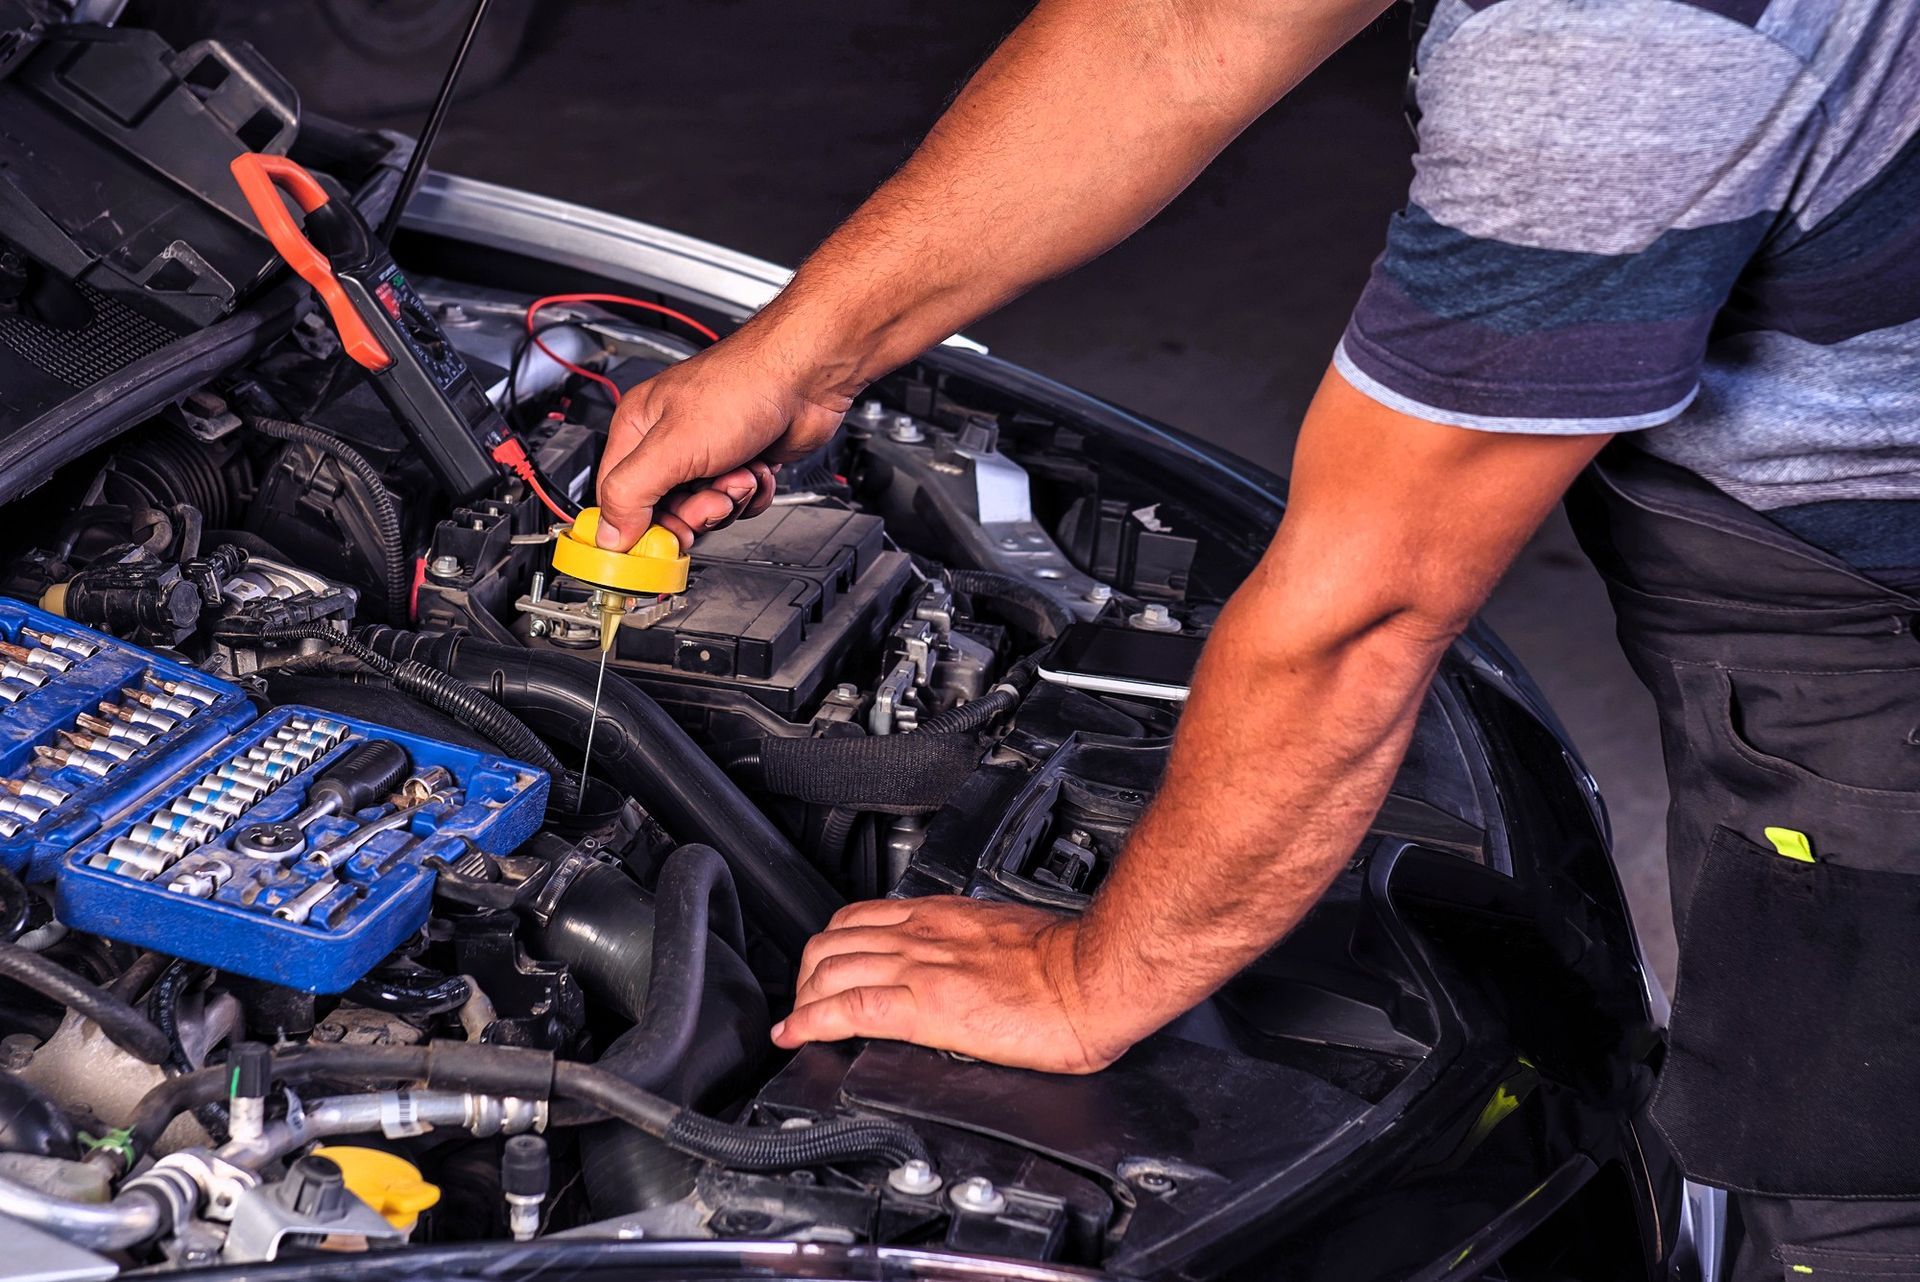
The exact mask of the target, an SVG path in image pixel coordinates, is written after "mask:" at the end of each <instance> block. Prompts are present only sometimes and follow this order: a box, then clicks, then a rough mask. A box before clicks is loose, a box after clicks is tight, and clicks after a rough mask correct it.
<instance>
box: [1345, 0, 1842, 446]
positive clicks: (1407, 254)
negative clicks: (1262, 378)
mask: <svg viewBox="0 0 1920 1282" xmlns="http://www.w3.org/2000/svg"><path fill="white" fill-rule="evenodd" d="M1802 71H1803V67H1802V64H1801V62H1800V60H1799V59H1798V58H1797V57H1796V56H1795V55H1794V54H1793V53H1792V52H1790V51H1789V50H1787V49H1786V48H1784V47H1782V46H1781V45H1779V44H1777V43H1775V42H1773V41H1772V40H1770V39H1768V38H1767V37H1766V36H1764V35H1762V34H1760V33H1758V32H1756V31H1755V30H1753V29H1752V28H1750V27H1747V26H1743V25H1741V24H1739V23H1737V22H1734V21H1731V20H1729V19H1728V18H1725V17H1722V16H1720V15H1718V14H1716V13H1712V12H1709V11H1707V10H1706V9H1703V8H1700V7H1697V6H1695V5H1692V4H1687V3H1681V2H1680V0H1497V3H1494V4H1491V5H1489V6H1487V7H1484V8H1482V9H1479V10H1477V11H1475V10H1472V9H1470V8H1469V7H1468V6H1467V5H1466V4H1465V3H1464V2H1463V0H1447V2H1446V3H1445V4H1443V5H1442V6H1441V9H1440V11H1439V13H1438V14H1437V15H1436V20H1435V25H1434V28H1433V30H1432V31H1431V32H1430V34H1429V36H1428V38H1427V41H1426V42H1425V44H1424V46H1423V48H1422V51H1421V76H1420V82H1419V102H1420V107H1421V111H1422V118H1421V123H1420V150H1419V153H1418V155H1417V157H1416V160H1415V178H1414V182H1413V187H1412V190H1411V191H1410V193H1409V203H1408V205H1407V207H1406V208H1405V209H1404V210H1403V211H1401V212H1400V213H1399V214H1397V215H1395V216H1394V219H1393V222H1392V225H1391V227H1390V229H1389V233H1388V239H1387V246H1386V251H1385V252H1384V253H1383V254H1382V255H1381V257H1380V259H1379V260H1378V261H1377V262H1376V263H1375V264H1374V269H1373V275H1372V278H1371V280H1370V281H1369V283H1368V285H1367V288H1366V290H1365V292H1364V294H1363V295H1362V297H1361V299H1360V302H1359V304H1358V305H1357V306H1356V308H1355V311H1354V314H1353V318H1352V320H1351V321H1350V322H1349V325H1348V328H1347V331H1346V334H1345V335H1344V337H1343V338H1342V340H1341V344H1340V348H1339V351H1338V352H1337V354H1336V356H1335V363H1336V365H1337V366H1338V367H1339V369H1340V371H1341V373H1342V374H1343V375H1344V376H1345V377H1346V378H1347V380H1348V381H1349V382H1351V383H1353V384H1354V385H1355V386H1356V387H1358V388H1359V389H1360V390H1361V391H1363V392H1365V393H1367V394H1369V395H1371V396H1373V397H1374V398H1376V399H1378V400H1380V401H1381V402H1383V403H1385V404H1387V405H1389V406H1391V407H1392V408H1395V409H1397V410H1400V411H1402V412H1404V413H1408V414H1411V415H1414V416H1416V417H1419V418H1424V419H1428V420H1431V421H1434V422H1441V423H1451V424H1456V425H1459V426H1465V427H1474V428H1483V429H1487V430H1495V431H1519V432H1542V433H1565V434H1575V433H1590V432H1617V431H1626V430H1633V429H1638V428H1646V427H1652V426H1655V425H1657V424H1660V423H1664V422H1667V421H1668V420H1670V419H1672V418H1673V417H1674V416H1675V415H1677V414H1679V413H1680V411H1681V410H1682V409H1683V408H1685V406H1686V405H1687V403H1688V402H1689V400H1691V399H1692V397H1693V395H1694V393H1695V391H1696V390H1697V388H1698V384H1699V374H1700V365H1701V359H1702V356H1703V354H1704V351H1705V348H1706V342H1707V336H1708V332H1709V330H1710V329H1711V327H1712V325H1713V322H1714V318H1715V317H1716V315H1717V314H1718V313H1719V312H1720V310H1721V308H1722V306H1723V305H1724V304H1725V303H1726V301H1727V298H1728V295H1729V292H1730V291H1731V290H1732V289H1733V287H1734V285H1735V282H1736V281H1737V280H1738V279H1739V277H1740V275H1741V272H1742V271H1743V270H1744V269H1745V267H1746V266H1747V264H1748V262H1749V260H1750V259H1751V258H1752V257H1753V255H1754V253H1755V251H1756V249H1757V248H1758V247H1759V246H1760V245H1761V244H1762V242H1763V241H1764V240H1765V238H1766V236H1767V235H1768V233H1769V230H1770V228H1771V227H1772V225H1773V223H1774V222H1775V219H1776V216H1777V211H1778V210H1779V209H1780V207H1781V205H1782V202H1783V201H1784V199H1785V197H1786V194H1787V192H1788V191H1789V189H1790V187H1791V184H1792V183H1793V181H1794V178H1795V175H1796V172H1797V169H1798V166H1799V160H1800V157H1801V156H1802V154H1803V152H1804V136H1805V133H1806V129H1807V124H1806V122H1807V120H1808V113H1807V111H1806V110H1805V109H1804V104H1800V103H1798V102H1797V101H1796V97H1795V95H1796V92H1797V90H1798V88H1799V87H1800V86H1801V84H1802V80H1803V77H1802Z"/></svg>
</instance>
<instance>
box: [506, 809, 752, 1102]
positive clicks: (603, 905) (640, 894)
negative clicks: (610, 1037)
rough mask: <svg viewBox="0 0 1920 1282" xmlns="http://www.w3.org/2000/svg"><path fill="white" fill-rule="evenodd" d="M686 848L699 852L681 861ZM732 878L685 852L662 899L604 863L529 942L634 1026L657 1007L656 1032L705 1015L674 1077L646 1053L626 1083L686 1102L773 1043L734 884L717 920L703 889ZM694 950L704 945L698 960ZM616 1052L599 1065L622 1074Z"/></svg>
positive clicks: (708, 855) (573, 887)
mask: <svg viewBox="0 0 1920 1282" xmlns="http://www.w3.org/2000/svg"><path fill="white" fill-rule="evenodd" d="M687 851H693V852H695V853H693V854H690V855H688V856H687V858H686V859H684V860H680V856H681V854H682V853H684V852H687ZM675 860H680V862H679V863H678V864H676V863H675V862H674V861H675ZM669 870H671V871H672V876H671V877H669V876H668V871H669ZM725 877H726V865H725V864H724V863H722V862H721V861H720V857H719V855H718V854H716V853H715V852H714V851H713V850H712V849H710V848H709V847H705V846H693V847H684V846H683V847H681V850H680V851H676V852H675V853H674V855H672V856H670V857H669V859H668V865H667V868H666V869H663V870H662V873H661V892H662V896H663V897H662V898H659V899H656V898H654V897H653V896H650V895H648V894H647V892H646V891H645V890H643V889H641V888H640V886H639V885H638V884H636V883H635V882H634V880H633V879H632V878H631V877H628V876H627V875H626V874H625V873H624V872H622V871H621V870H620V869H619V868H618V867H616V866H615V865H612V864H601V865H598V866H596V867H593V868H589V869H587V870H585V871H584V872H582V873H581V874H580V875H579V876H578V877H576V878H575V879H574V880H573V882H572V884H570V885H569V886H568V887H567V889H566V892H565V893H564V894H563V895H561V896H560V899H559V901H558V902H557V903H556V904H555V905H554V908H553V912H552V914H551V915H550V916H549V917H548V920H547V923H546V925H545V926H543V927H541V928H540V929H539V930H538V931H537V932H536V933H535V934H533V935H532V936H531V937H530V938H529V940H528V946H529V948H530V950H531V951H532V952H533V954H534V955H535V956H537V957H541V958H545V959H547V960H550V961H559V962H565V963H566V965H567V967H568V969H569V970H571V971H572V972H573V974H574V976H575V978H576V979H578V980H579V982H580V986H581V987H582V988H583V989H585V990H586V993H587V995H588V996H589V997H592V998H593V999H594V1001H596V1002H598V1003H600V1004H601V1005H603V1006H606V1007H608V1008H610V1009H612V1010H614V1011H617V1012H619V1013H620V1014H621V1015H623V1016H625V1017H626V1018H627V1020H628V1021H629V1022H630V1023H632V1024H633V1025H634V1026H635V1028H639V1027H640V1026H642V1025H644V1024H646V1023H647V1022H648V1020H649V1011H650V1010H652V1009H653V1008H654V1007H656V1006H658V1007H660V1008H661V1012H660V1014H659V1015H655V1016H652V1017H651V1018H652V1019H653V1020H654V1021H655V1022H656V1025H657V1024H658V1021H660V1020H663V1019H665V1018H666V1017H667V1016H668V1015H669V1014H672V1015H673V1016H674V1017H675V1018H684V1017H685V1015H686V1013H687V1012H688V1011H689V1010H691V1012H692V1013H693V1014H694V1015H696V1016H698V1015H700V1014H701V1013H702V1012H706V1018H705V1020H704V1021H703V1022H702V1023H701V1024H700V1026H699V1035H698V1036H697V1037H695V1038H693V1039H692V1045H691V1046H687V1045H685V1044H682V1045H681V1053H680V1054H679V1055H678V1057H677V1061H678V1063H677V1072H678V1075H677V1076H675V1075H674V1074H673V1073H672V1072H666V1071H663V1069H662V1067H661V1066H659V1065H656V1064H653V1063H652V1062H651V1061H650V1060H649V1059H648V1058H647V1057H645V1056H642V1055H639V1054H632V1055H630V1056H623V1057H622V1062H623V1064H624V1065H625V1066H626V1067H630V1068H632V1069H633V1070H634V1076H633V1077H631V1078H629V1080H631V1081H633V1082H635V1084H637V1085H642V1086H645V1087H646V1088H647V1089H649V1090H658V1089H664V1090H666V1092H667V1093H668V1094H669V1095H671V1096H673V1097H674V1098H675V1099H678V1100H681V1101H683V1102H691V1101H692V1100H694V1099H695V1098H697V1097H699V1096H701V1095H703V1094H706V1093H707V1092H709V1091H711V1090H713V1088H714V1087H715V1086H716V1085H718V1084H720V1083H722V1082H725V1081H727V1080H728V1079H730V1078H734V1077H736V1076H738V1075H739V1072H740V1069H741V1066H742V1065H748V1066H750V1065H752V1064H753V1063H754V1062H755V1061H757V1060H758V1059H759V1058H760V1055H761V1053H762V1052H763V1050H764V1049H765V1047H766V1046H767V1041H766V1034H767V1026H768V1024H769V1022H770V1021H769V1020H768V1017H767V1006H766V997H765V995H764V994H763V993H762V992H761V991H760V985H759V982H758V981H757V980H755V979H754V977H753V972H752V971H751V970H749V969H748V968H747V964H746V962H745V961H743V960H742V959H741V958H742V953H743V951H744V944H743V940H742V932H741V927H740V924H739V912H740V910H739V908H738V906H737V901H736V900H735V898H734V895H733V888H732V884H731V880H730V879H727V880H726V881H725V882H724V889H723V890H721V892H720V897H719V900H718V909H717V912H718V918H717V920H716V919H715V917H714V912H713V911H711V910H710V909H709V907H708V903H709V902H710V900H709V898H708V897H707V893H706V891H705V886H706V883H707V882H708V880H709V879H712V880H713V881H715V882H716V883H719V882H720V881H721V879H722V878H725ZM710 921H713V923H714V925H715V927H716V929H715V931H714V935H713V936H710V935H709V933H708V924H709V922H710ZM662 934H664V935H665V936H666V940H665V942H663V941H662V939H661V936H662ZM716 936H717V937H716ZM696 943H698V944H701V945H704V947H701V948H699V949H698V950H697V952H698V960H697V961H696V960H695V953H696V949H695V944H696ZM663 961H664V962H665V963H666V965H665V966H664V967H663V966H662V965H661V963H662V962H663ZM654 1036H656V1037H657V1036H658V1033H655V1034H654ZM622 1040H624V1039H622ZM618 1045H619V1043H618V1042H617V1041H616V1043H615V1046H618ZM613 1054H614V1052H613V1051H612V1050H609V1051H608V1053H607V1055H606V1056H604V1057H603V1058H602V1060H601V1063H602V1064H603V1065H604V1066H606V1067H608V1068H612V1069H613V1070H614V1071H616V1072H621V1073H622V1075H623V1076H624V1075H625V1068H623V1067H620V1066H616V1065H614V1064H612V1063H609V1062H608V1061H609V1060H610V1059H611V1058H612V1057H613ZM669 1067H670V1066H669Z"/></svg>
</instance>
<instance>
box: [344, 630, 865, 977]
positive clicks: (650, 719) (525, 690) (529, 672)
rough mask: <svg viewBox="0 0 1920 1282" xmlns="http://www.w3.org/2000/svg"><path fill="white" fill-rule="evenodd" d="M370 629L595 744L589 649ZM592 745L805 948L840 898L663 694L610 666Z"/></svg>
mask: <svg viewBox="0 0 1920 1282" xmlns="http://www.w3.org/2000/svg"><path fill="white" fill-rule="evenodd" d="M362 639H363V640H364V641H365V643H366V644H367V645H369V646H370V647H372V648H374V649H376V650H378V651H380V652H381V653H383V654H388V655H391V656H393V657H394V658H396V659H400V658H412V659H417V660H419V661H420V662H422V663H426V664H430V665H432V666H433V667H436V668H439V669H440V670H441V671H443V672H448V673H451V674H452V675H453V676H455V677H457V678H459V679H460V680H462V681H465V682H467V683H468V684H470V685H473V686H475V687H478V688H479V689H482V690H485V691H486V692H487V693H489V694H490V695H492V696H493V697H494V698H496V699H498V700H500V702H502V703H504V704H505V705H506V706H507V707H509V708H511V709H513V710H514V711H515V712H517V713H519V714H520V715H521V716H523V717H525V718H526V719H527V721H528V722H529V723H530V724H532V725H533V726H534V727H535V728H536V729H539V730H541V731H543V732H544V733H546V734H548V735H550V736H551V737H553V738H555V739H560V740H564V741H566V742H569V743H575V744H584V743H585V742H586V735H587V728H588V722H589V718H590V716H591V714H592V710H593V690H594V677H595V675H596V674H595V671H594V664H593V663H591V662H589V661H587V660H585V659H582V658H578V657H576V656H574V655H571V654H565V653H562V652H559V651H550V650H543V651H527V650H521V649H517V648H513V647H508V646H498V645H489V644H487V643H485V642H482V641H476V640H474V639H473V638H471V637H445V636H420V635H418V634H413V633H396V632H390V631H387V630H385V629H378V628H376V629H371V630H370V631H368V632H367V633H365V634H363V638H362ZM593 751H594V761H595V763H596V765H598V766H599V767H600V768H601V769H603V770H604V771H605V772H606V774H607V776H608V777H609V778H611V779H613V780H615V781H616V782H617V783H619V784H620V785H621V786H622V787H623V788H624V789H626V790H627V791H628V792H630V793H631V794H632V795H633V796H634V797H635V798H637V799H638V800H639V802H640V804H641V805H642V806H644V807H646V809H647V811H648V812H649V813H650V814H652V815H653V816H654V818H656V819H658V820H659V821H660V823H661V824H662V825H663V826H665V828H666V829H667V831H668V832H670V833H672V834H673V835H674V836H676V837H678V838H680V839H681V840H683V841H695V842H699V843H701V844H703V845H708V846H712V847H713V848H714V849H715V850H717V851H719V852H720V854H721V857H722V858H724V859H725V860H726V861H727V867H728V869H729V870H730V871H731V872H732V873H733V878H734V883H735V885H736V886H737V887H738V888H739V891H740V898H741V902H742V904H743V905H744V906H745V908H746V909H747V912H748V914H749V915H750V916H751V917H752V918H753V919H754V920H755V922H756V923H757V924H758V925H759V926H760V928H761V930H762V931H763V932H764V933H765V934H766V936H767V937H768V938H769V939H770V940H771V941H772V942H773V944H774V946H775V947H777V948H779V949H780V950H781V951H782V952H784V953H785V954H786V955H787V956H788V957H798V956H799V955H800V950H801V949H802V948H804V947H805V946H806V942H807V940H808V939H810V938H812V937H813V936H814V935H815V934H817V933H819V931H820V930H821V929H822V928H823V927H825V926H826V924H827V920H828V919H829V918H830V917H832V916H833V914H834V913H835V912H836V911H837V910H838V909H839V908H840V906H841V904H842V902H843V901H842V899H841V897H840V896H839V895H838V894H837V893H836V892H835V891H834V889H833V887H832V885H830V884H829V883H828V882H827V880H826V878H824V877H822V876H821V875H820V873H819V872H818V871H817V870H816V869H815V868H814V867H813V865H812V864H810V863H808V862H807V860H806V858H805V857H804V856H802V855H801V854H800V852H799V851H797V850H795V849H794V847H793V843H792V842H790V841H788V840H787V838H786V836H785V835H784V834H783V833H782V832H781V831H780V830H779V829H778V828H776V827H774V825H773V821H772V820H771V819H769V818H768V817H767V816H766V814H765V813H763V812H762V811H761V810H760V808H759V807H758V806H755V805H754V804H753V803H752V801H750V800H749V799H748V798H747V796H746V794H745V793H743V792H741V791H740V788H739V786H738V785H737V784H735V783H734V782H733V781H732V780H731V779H729V778H727V776H726V772H725V771H723V770H721V769H720V767H719V766H717V765H715V764H714V762H713V759H712V758H710V757H708V756H707V754H706V753H704V752H702V751H701V750H700V747H699V745H698V744H696V743H694V741H693V740H692V739H691V738H689V737H688V735H687V732H686V731H685V730H682V729H681V728H680V726H679V724H678V723H677V722H675V721H674V720H673V718H672V717H670V716H668V715H667V713H666V712H665V710H663V709H662V708H661V707H660V705H659V704H658V703H656V702H654V701H653V699H652V698H650V697H649V696H648V695H647V694H646V693H645V692H644V691H642V690H640V689H639V687H637V686H635V685H634V684H633V683H632V682H630V681H626V680H624V679H622V678H620V677H618V676H616V675H614V674H612V673H609V674H608V676H607V680H606V686H605V688H604V690H603V692H602V694H601V699H600V718H599V727H598V729H597V730H596V731H595V738H594V749H593Z"/></svg>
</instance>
